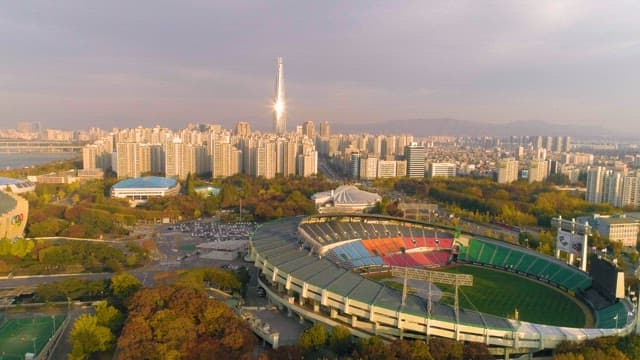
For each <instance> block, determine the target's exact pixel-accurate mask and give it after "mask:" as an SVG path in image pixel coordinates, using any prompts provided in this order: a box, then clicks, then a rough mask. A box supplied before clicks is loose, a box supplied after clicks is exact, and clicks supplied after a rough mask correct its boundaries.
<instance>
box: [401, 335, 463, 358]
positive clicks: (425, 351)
mask: <svg viewBox="0 0 640 360" xmlns="http://www.w3.org/2000/svg"><path fill="white" fill-rule="evenodd" d="M391 349H392V350H393V351H394V352H395V357H396V359H398V360H433V357H431V353H430V352H429V345H427V343H426V342H424V341H420V340H415V341H409V340H396V341H394V342H393V343H391ZM473 359H475V358H473Z"/></svg>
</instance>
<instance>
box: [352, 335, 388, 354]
mask: <svg viewBox="0 0 640 360" xmlns="http://www.w3.org/2000/svg"><path fill="white" fill-rule="evenodd" d="M353 358H354V359H369V360H394V359H395V356H394V351H393V350H392V349H391V347H390V346H389V345H387V344H385V342H384V341H382V339H380V338H379V337H377V336H371V337H369V338H361V339H360V340H358V343H357V345H356V350H355V351H354V352H353Z"/></svg>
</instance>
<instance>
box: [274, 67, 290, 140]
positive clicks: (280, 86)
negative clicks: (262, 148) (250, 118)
mask: <svg viewBox="0 0 640 360" xmlns="http://www.w3.org/2000/svg"><path fill="white" fill-rule="evenodd" d="M273 130H274V132H275V133H276V134H278V135H283V134H284V133H285V132H286V131H287V105H286V101H285V98H284V62H283V61H282V58H281V57H279V58H278V70H277V72H276V86H275V91H274V95H273Z"/></svg>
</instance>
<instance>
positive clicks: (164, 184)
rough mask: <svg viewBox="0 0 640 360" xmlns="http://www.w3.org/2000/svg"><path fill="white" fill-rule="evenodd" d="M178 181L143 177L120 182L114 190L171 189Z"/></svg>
mask: <svg viewBox="0 0 640 360" xmlns="http://www.w3.org/2000/svg"><path fill="white" fill-rule="evenodd" d="M177 183H178V181H177V180H176V179H173V178H165V177H159V176H145V177H139V178H134V179H126V180H122V181H120V182H118V183H116V184H115V185H113V188H114V189H129V188H131V189H151V188H155V189H157V188H162V189H164V188H167V189H168V188H172V187H174V186H176V184H177Z"/></svg>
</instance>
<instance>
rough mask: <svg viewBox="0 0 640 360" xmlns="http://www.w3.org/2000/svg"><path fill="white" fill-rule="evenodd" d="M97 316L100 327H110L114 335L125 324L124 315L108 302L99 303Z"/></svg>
mask: <svg viewBox="0 0 640 360" xmlns="http://www.w3.org/2000/svg"><path fill="white" fill-rule="evenodd" d="M95 316H96V319H97V320H98V325H102V326H106V327H108V328H109V329H111V331H112V332H113V333H117V332H118V331H119V330H120V328H121V327H122V324H123V323H124V315H123V314H122V313H121V312H120V311H119V310H118V309H116V308H115V307H113V306H111V305H109V304H107V302H106V301H98V303H97V305H96V315H95Z"/></svg>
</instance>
